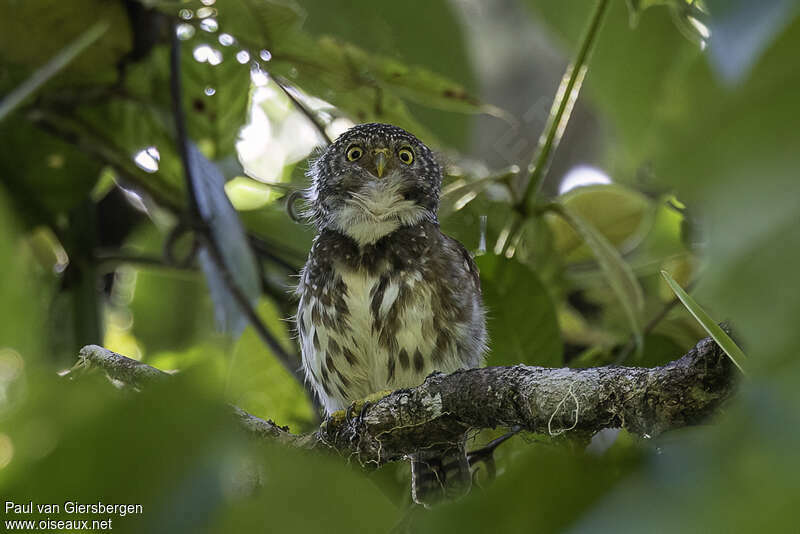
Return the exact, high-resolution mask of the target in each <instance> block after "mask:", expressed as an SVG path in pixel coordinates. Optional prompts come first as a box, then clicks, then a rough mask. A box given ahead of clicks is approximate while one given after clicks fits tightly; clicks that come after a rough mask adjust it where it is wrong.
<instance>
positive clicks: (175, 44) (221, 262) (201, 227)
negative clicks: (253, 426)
mask: <svg viewBox="0 0 800 534" xmlns="http://www.w3.org/2000/svg"><path fill="white" fill-rule="evenodd" d="M171 33H172V46H171V48H170V88H171V91H172V114H173V119H174V121H175V131H176V144H177V145H178V152H179V154H180V156H181V161H182V162H183V170H184V177H185V181H186V189H187V194H188V202H189V217H190V219H191V222H190V226H195V227H196V228H197V232H198V235H199V236H200V237H201V238H202V240H203V245H204V246H205V248H206V250H207V251H208V253H209V257H210V258H211V261H212V262H214V265H215V267H216V268H217V270H218V271H219V273H220V274H221V278H222V280H223V282H224V284H225V286H226V288H227V290H228V292H229V293H230V294H231V296H232V297H233V298H234V300H235V301H236V303H237V305H238V306H239V310H240V311H241V312H242V314H243V315H244V316H245V318H246V319H247V320H248V322H249V323H250V325H251V326H252V327H253V329H254V330H255V331H256V333H257V334H258V336H259V337H260V338H261V340H262V341H263V342H264V344H266V345H267V347H269V348H270V350H271V351H272V353H273V354H274V355H275V356H276V357H277V358H278V360H279V361H280V362H281V364H282V365H283V366H284V367H285V368H286V370H287V371H289V373H291V374H292V375H293V376H294V377H295V378H297V380H298V382H300V383H301V384H304V378H303V376H302V372H301V370H300V369H299V366H298V365H297V359H296V358H295V357H293V356H291V355H290V354H289V353H288V352H287V351H286V349H284V347H283V346H282V345H281V343H280V342H279V341H278V339H277V338H276V337H275V335H274V334H273V333H272V332H271V331H270V330H269V329H268V328H267V327H266V325H265V324H264V323H263V321H262V320H261V318H260V317H259V316H258V313H257V312H256V310H255V308H253V305H252V304H251V303H250V298H249V297H248V295H246V294H245V293H244V291H243V290H242V288H241V287H239V284H238V283H237V281H236V280H235V279H234V277H233V274H232V273H231V272H230V269H228V266H227V265H226V264H225V259H224V256H223V254H222V251H221V249H220V247H219V244H218V243H217V241H216V239H215V238H214V236H213V234H212V232H211V231H210V229H209V228H208V226H207V224H205V221H203V219H202V215H201V213H200V209H199V205H198V202H197V192H196V191H195V187H194V180H193V177H192V167H191V162H190V159H189V139H188V136H187V132H186V118H185V116H184V112H183V105H182V93H181V71H180V40H179V39H178V36H177V32H176V31H175V28H174V26H173V28H172V32H171ZM201 223H202V224H201Z"/></svg>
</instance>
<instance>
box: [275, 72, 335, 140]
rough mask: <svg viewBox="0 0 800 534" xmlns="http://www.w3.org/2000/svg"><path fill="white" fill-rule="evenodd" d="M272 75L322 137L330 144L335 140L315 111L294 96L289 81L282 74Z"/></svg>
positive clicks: (276, 83)
mask: <svg viewBox="0 0 800 534" xmlns="http://www.w3.org/2000/svg"><path fill="white" fill-rule="evenodd" d="M271 76H272V80H273V81H274V82H275V85H277V86H278V87H280V89H281V91H283V94H285V95H286V96H287V97H289V100H291V101H292V104H294V106H295V107H296V108H297V109H298V110H299V111H300V113H302V114H303V115H305V116H306V118H307V119H308V120H309V121H310V122H311V124H313V125H314V127H315V128H316V129H317V131H318V132H319V134H320V135H321V136H322V138H323V139H324V140H325V142H326V143H327V144H329V145H330V144H331V143H333V140H332V139H331V138H330V136H329V135H328V132H326V131H325V125H324V124H322V122H321V121H320V120H319V118H318V117H317V116H316V115H315V114H314V112H313V111H311V110H310V109H308V107H306V105H305V104H303V103H302V102H300V99H299V98H297V97H296V96H294V95H293V94H292V92H291V91H290V90H289V88H288V83H287V82H286V80H284V79H283V78H281V77H280V76H277V75H275V74H272V75H271Z"/></svg>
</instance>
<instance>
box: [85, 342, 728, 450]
mask: <svg viewBox="0 0 800 534" xmlns="http://www.w3.org/2000/svg"><path fill="white" fill-rule="evenodd" d="M80 357H81V361H83V362H84V364H88V365H89V366H95V367H99V368H102V369H103V370H104V371H105V372H106V373H107V374H108V375H109V376H110V377H111V378H113V379H115V380H118V381H121V382H123V383H128V384H131V385H134V386H135V387H138V388H141V387H146V385H147V383H148V382H151V381H154V380H160V379H162V378H164V377H168V376H169V375H167V374H166V373H163V372H162V371H159V370H158V369H155V368H153V367H150V366H148V365H146V364H143V363H141V362H137V361H135V360H131V359H129V358H126V357H124V356H122V355H119V354H116V353H114V352H111V351H109V350H107V349H104V348H102V347H98V346H96V345H90V346H87V347H84V348H83V349H82V350H81V353H80ZM736 376H737V374H736V370H735V368H734V366H733V364H732V363H731V361H730V359H729V358H728V357H727V356H726V355H725V353H724V352H723V351H722V350H721V349H720V348H719V346H718V345H717V344H716V343H714V341H713V340H712V339H711V338H705V339H702V340H701V341H700V342H698V343H697V345H696V346H695V347H694V348H693V349H692V350H690V351H689V352H688V353H687V354H685V355H684V356H682V357H681V358H679V359H677V360H675V361H672V362H670V363H668V364H667V365H664V366H661V367H653V368H646V367H617V366H611V367H592V368H587V369H570V368H560V369H554V368H546V367H532V366H527V365H515V366H511V367H485V368H481V369H466V370H461V371H456V372H454V373H451V374H442V373H433V374H431V375H430V376H428V377H427V378H426V379H425V381H424V382H423V383H422V384H420V385H419V386H417V387H414V388H408V389H402V390H397V391H394V392H392V393H390V394H389V395H387V396H385V397H383V398H381V399H379V400H376V401H375V402H368V403H363V402H362V403H359V404H358V406H357V407H356V409H353V410H349V411H348V412H347V413H344V412H340V413H336V414H334V415H333V416H331V417H329V418H328V419H327V420H326V421H325V422H323V424H322V425H321V426H320V427H319V429H317V430H316V431H315V432H313V433H309V434H302V435H298V434H292V433H291V432H289V430H288V429H287V428H286V427H281V426H279V425H277V424H275V423H274V422H272V421H265V420H263V419H260V418H258V417H256V416H254V415H251V414H249V413H247V412H245V411H244V410H241V409H239V408H236V407H234V408H233V410H234V415H235V417H237V418H238V420H239V422H240V424H241V426H242V427H243V428H244V429H245V430H246V431H247V432H248V433H250V434H251V435H253V436H254V437H256V438H257V439H263V440H265V441H272V442H279V443H282V444H285V445H289V446H294V447H301V448H307V449H310V448H316V449H333V450H335V451H337V452H339V453H340V454H342V455H345V456H348V457H351V456H352V457H355V458H357V460H358V461H359V462H360V463H361V464H362V465H375V466H378V465H382V464H384V463H386V462H391V461H397V460H401V459H403V458H405V457H406V456H408V455H409V454H412V453H414V452H417V451H419V450H420V449H425V448H427V447H431V446H435V445H436V444H441V443H447V442H451V441H455V440H458V439H459V437H460V436H463V434H464V432H466V431H467V430H469V429H480V428H495V427H514V428H515V429H517V428H518V429H521V430H526V431H531V432H538V433H547V434H550V435H553V436H555V435H560V434H565V433H569V432H582V433H587V434H592V433H594V432H597V431H599V430H601V429H603V428H609V427H612V428H625V429H626V430H628V431H629V432H631V433H634V434H638V435H641V436H655V435H658V434H660V433H662V432H664V431H667V430H670V429H674V428H680V427H684V426H689V425H694V424H698V423H701V422H703V421H705V420H707V419H708V418H709V417H710V416H712V415H713V414H714V413H716V412H717V410H718V409H719V407H720V405H721V403H722V402H723V401H724V400H725V399H727V398H728V397H729V396H730V394H731V393H732V391H733V388H734V386H735V383H736Z"/></svg>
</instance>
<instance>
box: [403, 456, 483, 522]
mask: <svg viewBox="0 0 800 534" xmlns="http://www.w3.org/2000/svg"><path fill="white" fill-rule="evenodd" d="M465 446H466V443H465V442H464V441H461V442H460V443H455V444H452V445H451V446H449V447H447V448H444V449H441V448H437V449H432V450H430V451H420V452H418V453H416V454H415V455H413V456H412V457H411V496H412V497H413V498H414V502H416V503H417V504H422V505H424V506H425V507H428V508H430V507H431V506H433V505H435V504H437V503H440V502H442V501H446V500H454V499H457V498H459V497H461V496H463V495H466V494H467V493H468V492H469V489H470V487H471V486H472V474H471V473H470V470H469V462H468V461H467V454H466V451H465Z"/></svg>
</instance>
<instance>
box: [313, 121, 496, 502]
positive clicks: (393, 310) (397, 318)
mask: <svg viewBox="0 0 800 534" xmlns="http://www.w3.org/2000/svg"><path fill="white" fill-rule="evenodd" d="M309 175H310V176H311V178H312V185H311V187H310V188H309V190H308V191H307V193H306V198H307V199H308V200H309V202H310V205H311V212H312V215H313V217H314V219H315V221H316V224H317V228H318V235H317V237H316V238H315V240H314V244H313V246H312V248H311V252H310V254H309V257H308V261H307V263H306V265H305V267H304V269H303V271H302V273H301V277H300V284H299V285H298V289H297V292H298V295H299V297H300V304H299V307H298V313H297V328H298V332H299V335H300V341H301V347H302V352H303V366H304V368H305V371H306V376H307V378H308V380H309V381H310V382H311V384H312V385H313V386H314V389H315V391H316V392H317V394H318V396H319V398H320V401H321V402H322V404H323V406H324V407H325V409H326V410H327V411H328V413H331V412H333V411H334V410H338V409H343V408H345V407H347V406H348V405H349V404H350V403H352V402H353V401H355V400H358V399H361V398H364V397H366V396H367V395H369V394H371V393H375V392H378V391H383V390H387V389H398V388H402V387H409V386H414V385H418V384H420V383H421V382H422V381H423V380H424V379H425V377H426V376H427V375H428V374H430V373H431V372H432V371H435V370H436V371H442V372H451V371H455V370H456V369H460V368H465V367H476V366H478V365H480V364H481V362H482V360H483V354H484V351H485V342H486V329H485V324H484V323H485V321H484V312H483V306H482V304H481V297H480V281H479V278H478V271H477V268H476V267H475V263H474V262H473V260H472V258H471V257H470V255H469V253H468V252H467V251H466V250H465V249H464V247H463V246H462V245H461V244H460V243H458V242H457V241H456V240H454V239H452V238H450V237H447V236H445V235H444V234H442V232H441V231H440V229H439V223H438V220H437V217H436V210H437V208H438V204H439V191H440V188H441V181H442V174H441V169H440V167H439V165H438V164H437V162H436V160H435V158H434V156H433V154H432V153H431V151H430V150H429V149H428V148H427V147H426V146H425V145H424V144H423V143H422V142H420V141H419V140H418V139H417V138H416V137H414V136H413V135H411V134H409V133H408V132H406V131H404V130H402V129H400V128H397V127H394V126H389V125H384V124H364V125H360V126H356V127H354V128H352V129H351V130H349V131H348V132H346V133H345V134H343V135H342V136H341V137H340V138H339V139H338V140H337V141H336V142H335V143H334V144H332V145H331V146H329V147H328V148H327V149H326V150H325V152H323V153H322V155H321V156H320V157H319V158H318V159H317V160H316V161H314V163H313V164H312V165H311V168H310V171H309ZM412 474H413V477H412V480H413V485H412V489H413V494H414V498H415V500H417V502H420V503H423V504H430V503H431V502H434V501H436V500H438V499H440V498H442V497H443V496H455V495H457V494H461V493H463V492H465V491H466V490H467V489H468V488H469V482H470V476H469V466H468V465H467V463H466V456H465V455H464V444H463V442H462V443H455V444H452V445H449V446H444V447H442V446H440V447H437V448H435V449H431V450H427V451H420V453H419V454H417V455H415V456H414V457H412Z"/></svg>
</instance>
